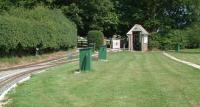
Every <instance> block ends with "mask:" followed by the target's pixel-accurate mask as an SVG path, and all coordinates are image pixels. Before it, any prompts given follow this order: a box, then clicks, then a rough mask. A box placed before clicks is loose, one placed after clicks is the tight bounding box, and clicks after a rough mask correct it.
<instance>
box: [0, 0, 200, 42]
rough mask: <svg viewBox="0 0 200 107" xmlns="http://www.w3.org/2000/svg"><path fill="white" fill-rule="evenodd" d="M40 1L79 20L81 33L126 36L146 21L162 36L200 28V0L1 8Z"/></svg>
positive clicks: (55, 2)
mask: <svg viewBox="0 0 200 107" xmlns="http://www.w3.org/2000/svg"><path fill="white" fill-rule="evenodd" d="M38 5H39V6H40V5H43V6H46V7H48V8H50V9H54V8H57V9H61V10H62V11H63V13H64V14H65V16H66V17H67V18H69V19H71V20H72V21H73V22H75V23H76V25H77V27H78V35H80V36H86V35H87V33H88V31H90V30H99V31H102V32H103V33H104V35H105V36H107V37H111V36H112V35H114V34H120V35H122V36H126V32H127V31H128V30H129V29H130V28H131V27H132V26H133V25H134V24H141V25H143V26H144V27H145V28H146V29H147V30H148V31H149V32H151V33H153V34H154V33H157V34H156V35H159V37H160V38H161V37H169V35H173V36H172V37H175V36H176V35H177V33H172V32H177V31H178V32H181V33H180V34H183V35H186V33H187V34H188V32H190V34H191V33H192V32H197V31H199V30H200V29H198V28H196V27H194V26H198V25H200V24H199V21H200V18H199V15H200V1H199V0H1V1H0V10H1V12H3V11H7V10H9V9H10V7H12V6H14V7H23V8H27V9H32V8H34V7H37V6H38ZM185 30H187V31H185ZM192 35H196V34H192ZM184 38H186V37H184ZM191 38H199V36H195V37H191ZM165 39H166V38H165ZM163 40H164V39H163ZM187 40H188V39H187ZM197 40H199V39H197ZM195 43H196V42H195Z"/></svg>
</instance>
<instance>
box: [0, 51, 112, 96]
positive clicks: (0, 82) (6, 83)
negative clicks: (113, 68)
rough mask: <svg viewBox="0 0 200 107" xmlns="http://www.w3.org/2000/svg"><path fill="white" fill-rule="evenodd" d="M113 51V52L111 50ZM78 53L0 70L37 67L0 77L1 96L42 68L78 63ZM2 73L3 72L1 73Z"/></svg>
mask: <svg viewBox="0 0 200 107" xmlns="http://www.w3.org/2000/svg"><path fill="white" fill-rule="evenodd" d="M109 53H111V54H112V53H113V52H109ZM77 55H78V53H73V55H70V57H68V58H67V57H61V58H59V59H54V60H49V61H44V62H42V63H36V64H33V65H31V64H30V65H25V66H20V67H14V68H10V69H6V70H5V71H2V70H0V73H2V72H6V71H12V70H15V69H19V70H20V69H26V68H31V67H36V68H32V69H30V70H25V71H23V72H17V73H15V72H12V73H13V74H12V73H11V74H12V75H9V76H7V75H6V76H5V78H3V77H0V96H1V95H2V94H3V92H4V91H5V90H7V89H9V88H10V87H11V86H12V85H14V84H17V83H18V82H19V81H21V80H22V79H24V78H26V77H29V76H31V75H32V74H34V73H39V72H41V71H42V70H46V69H48V68H52V67H55V66H59V65H63V64H68V63H78V59H76V58H78V56H77ZM92 60H98V55H93V56H92ZM0 75H1V74H0Z"/></svg>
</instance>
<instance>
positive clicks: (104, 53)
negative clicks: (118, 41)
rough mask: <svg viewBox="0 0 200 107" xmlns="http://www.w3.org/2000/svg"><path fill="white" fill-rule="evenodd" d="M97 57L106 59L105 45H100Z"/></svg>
mask: <svg viewBox="0 0 200 107" xmlns="http://www.w3.org/2000/svg"><path fill="white" fill-rule="evenodd" d="M99 59H100V60H106V59H107V46H106V45H105V46H101V47H100V49H99Z"/></svg>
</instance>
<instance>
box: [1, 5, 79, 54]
mask: <svg viewBox="0 0 200 107" xmlns="http://www.w3.org/2000/svg"><path fill="white" fill-rule="evenodd" d="M76 42H77V29H76V26H75V24H73V23H72V22H70V21H69V20H68V19H67V18H66V17H65V16H64V15H63V14H62V12H61V11H60V10H49V9H46V8H43V7H37V8H35V9H33V10H24V9H12V11H9V12H8V13H5V14H4V15H0V51H1V53H10V52H13V51H14V52H17V51H21V50H22V51H26V52H27V51H34V50H35V49H36V48H39V49H40V50H46V49H51V50H55V49H61V48H70V47H74V46H76Z"/></svg>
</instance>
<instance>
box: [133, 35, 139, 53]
mask: <svg viewBox="0 0 200 107" xmlns="http://www.w3.org/2000/svg"><path fill="white" fill-rule="evenodd" d="M133 49H134V50H135V51H141V37H140V32H133Z"/></svg>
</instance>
